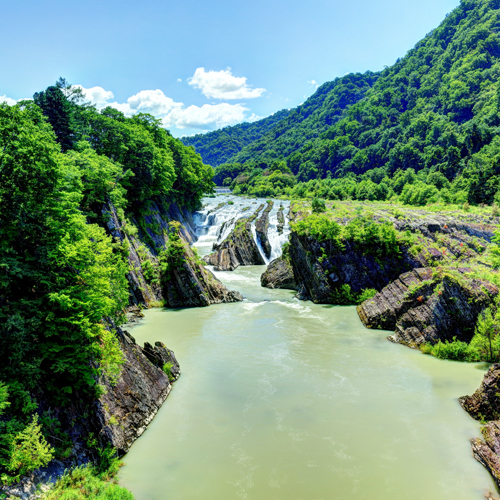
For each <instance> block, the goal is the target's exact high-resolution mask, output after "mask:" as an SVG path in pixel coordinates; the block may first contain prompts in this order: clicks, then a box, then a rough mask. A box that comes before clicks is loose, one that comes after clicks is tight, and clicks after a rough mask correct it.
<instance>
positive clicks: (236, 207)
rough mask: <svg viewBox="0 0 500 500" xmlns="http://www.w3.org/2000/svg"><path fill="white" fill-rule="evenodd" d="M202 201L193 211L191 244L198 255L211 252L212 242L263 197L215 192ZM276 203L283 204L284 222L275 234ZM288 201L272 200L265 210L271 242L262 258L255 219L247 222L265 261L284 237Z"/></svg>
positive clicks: (219, 240)
mask: <svg viewBox="0 0 500 500" xmlns="http://www.w3.org/2000/svg"><path fill="white" fill-rule="evenodd" d="M203 201H204V202H206V205H205V206H204V207H203V209H202V210H200V211H198V212H196V213H195V214H194V217H193V220H194V222H195V224H196V234H197V236H198V241H197V242H196V243H195V244H194V246H195V247H197V248H198V251H199V252H200V254H201V255H206V254H209V253H211V251H212V247H213V245H214V244H220V243H222V242H223V241H224V240H225V239H226V238H227V237H228V236H229V235H230V233H231V231H232V230H233V229H234V226H235V225H236V222H237V221H238V220H239V219H241V218H242V217H248V216H250V215H252V214H253V213H254V212H255V210H257V208H258V207H259V205H261V204H264V203H265V202H266V200H263V199H255V198H254V199H245V198H238V197H228V196H227V195H226V196H217V197H216V198H206V199H204V200H203ZM280 205H283V207H284V213H285V225H284V227H283V233H282V234H278V210H279V207H280ZM289 207H290V202H289V201H283V202H280V201H277V200H276V201H275V204H274V207H273V209H272V210H271V212H270V213H269V229H268V232H267V237H268V239H269V243H270V245H271V256H270V258H269V259H268V258H266V256H265V254H264V251H263V249H262V247H261V245H260V242H259V240H258V238H257V234H256V231H255V221H253V222H252V223H251V226H250V227H251V231H252V236H253V239H254V241H255V244H256V245H257V248H258V249H259V252H260V254H261V255H262V258H263V259H264V262H265V263H266V264H269V262H271V261H272V260H274V259H276V258H278V257H280V256H281V254H282V252H283V244H284V243H285V242H286V241H288V236H289V234H290V224H289V220H288V217H287V215H286V214H287V213H288V209H289Z"/></svg>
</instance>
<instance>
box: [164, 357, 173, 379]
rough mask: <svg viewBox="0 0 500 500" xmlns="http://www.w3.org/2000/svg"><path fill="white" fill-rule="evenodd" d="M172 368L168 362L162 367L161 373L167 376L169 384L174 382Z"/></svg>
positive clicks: (171, 364)
mask: <svg viewBox="0 0 500 500" xmlns="http://www.w3.org/2000/svg"><path fill="white" fill-rule="evenodd" d="M173 367H174V364H173V363H172V362H171V361H169V362H168V363H165V364H164V365H163V371H164V372H165V373H166V374H167V377H168V380H169V381H170V382H174V381H175V377H174V375H173V373H172V368H173Z"/></svg>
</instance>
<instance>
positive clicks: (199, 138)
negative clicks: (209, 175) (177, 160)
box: [181, 109, 290, 167]
mask: <svg viewBox="0 0 500 500" xmlns="http://www.w3.org/2000/svg"><path fill="white" fill-rule="evenodd" d="M289 112H290V111H289V110H287V109H282V110H281V111H278V112H276V113H274V114H273V115H271V116H268V117H267V118H264V119H262V120H259V121H257V122H254V123H247V122H245V123H240V124H238V125H234V126H232V127H224V128H223V129H221V130H216V131H214V132H208V133H207V134H197V135H194V136H191V137H183V138H182V139H181V140H182V142H183V143H184V144H185V145H186V146H193V147H194V148H195V149H196V152H197V153H199V154H200V155H202V156H203V159H204V160H203V161H204V162H205V163H207V164H208V165H212V166H213V167H216V166H218V165H220V164H221V163H225V162H227V161H228V160H229V158H231V157H233V156H234V155H236V154H237V153H238V152H239V151H241V150H242V149H243V148H244V147H245V146H246V145H247V144H250V143H252V142H254V141H257V140H259V139H260V138H261V137H262V136H263V135H264V134H265V133H266V132H268V131H269V130H271V129H273V127H274V126H275V125H276V124H277V123H279V122H280V121H281V120H283V119H285V118H286V117H287V116H288V114H289Z"/></svg>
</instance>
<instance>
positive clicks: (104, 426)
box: [0, 325, 181, 500]
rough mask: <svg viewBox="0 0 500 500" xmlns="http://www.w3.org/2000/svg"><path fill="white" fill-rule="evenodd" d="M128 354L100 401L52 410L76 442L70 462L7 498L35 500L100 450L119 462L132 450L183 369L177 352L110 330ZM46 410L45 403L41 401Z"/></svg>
mask: <svg viewBox="0 0 500 500" xmlns="http://www.w3.org/2000/svg"><path fill="white" fill-rule="evenodd" d="M110 328H113V329H114V330H115V331H116V335H117V338H118V341H119V344H120V348H121V351H122V353H123V361H124V362H123V364H122V368H121V371H120V374H119V376H118V377H117V378H116V379H114V380H111V379H109V378H107V377H104V376H101V377H100V378H99V381H98V383H99V386H100V387H102V395H101V396H100V397H99V398H98V399H96V400H95V401H86V400H81V401H79V402H78V403H76V404H74V405H73V406H70V407H67V408H64V410H63V409H52V410H51V417H52V418H57V419H58V420H59V422H60V423H61V427H62V428H63V429H66V432H67V434H68V439H70V440H71V443H72V447H71V453H70V454H69V456H67V457H66V458H65V459H59V460H53V461H52V462H51V463H50V464H49V465H48V466H47V467H44V468H42V469H39V470H36V471H35V472H34V473H33V474H31V475H30V476H28V477H25V478H23V479H22V481H21V482H20V483H18V484H16V485H14V486H12V487H3V488H0V496H1V495H2V494H4V495H6V498H15V499H23V500H25V499H29V498H36V493H37V491H45V490H46V489H48V488H50V485H51V484H53V483H54V482H55V481H57V479H58V478H59V477H60V476H61V475H62V474H63V473H64V471H65V469H67V468H71V467H74V466H78V465H82V464H85V463H88V462H92V461H95V460H96V459H97V458H98V457H99V450H102V449H105V448H106V447H108V446H111V447H113V448H114V449H116V451H117V453H118V455H119V456H122V455H124V454H125V453H127V451H128V450H129V449H130V447H131V446H132V444H133V443H134V441H135V440H136V439H137V438H139V437H140V436H141V435H142V434H143V433H144V431H145V430H146V428H147V426H148V425H149V424H150V423H151V421H152V420H153V418H154V417H155V415H156V413H157V412H158V410H159V409H160V407H161V405H162V404H163V402H164V401H165V400H166V399H167V396H168V395H169V393H170V391H171V390H172V383H173V382H175V380H177V379H178V378H179V376H180V373H181V372H180V366H179V363H178V362H177V359H176V358H175V354H174V352H173V351H171V350H169V349H167V348H166V347H165V346H164V345H163V344H162V343H161V342H156V343H155V346H154V347H152V346H151V345H150V344H147V343H146V344H145V345H144V347H141V346H139V345H138V344H136V342H135V339H134V338H133V337H132V336H131V335H130V334H129V333H128V332H127V331H126V330H123V329H121V328H117V327H114V326H113V325H110ZM39 405H40V407H41V408H43V401H39Z"/></svg>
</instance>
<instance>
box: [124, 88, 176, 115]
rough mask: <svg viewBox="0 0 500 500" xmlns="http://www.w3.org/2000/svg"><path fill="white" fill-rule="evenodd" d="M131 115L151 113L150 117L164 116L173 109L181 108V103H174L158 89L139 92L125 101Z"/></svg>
mask: <svg viewBox="0 0 500 500" xmlns="http://www.w3.org/2000/svg"><path fill="white" fill-rule="evenodd" d="M127 103H128V105H129V106H130V109H131V110H132V112H133V113H151V114H152V115H155V116H158V115H162V116H163V115H166V114H168V113H170V112H171V111H172V110H173V109H176V108H182V106H183V104H182V102H174V100H173V99H171V98H170V97H167V96H166V95H165V94H164V93H163V92H162V91H161V90H160V89H156V90H141V91H140V92H139V93H138V94H135V95H133V96H132V97H129V98H128V99H127Z"/></svg>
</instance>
